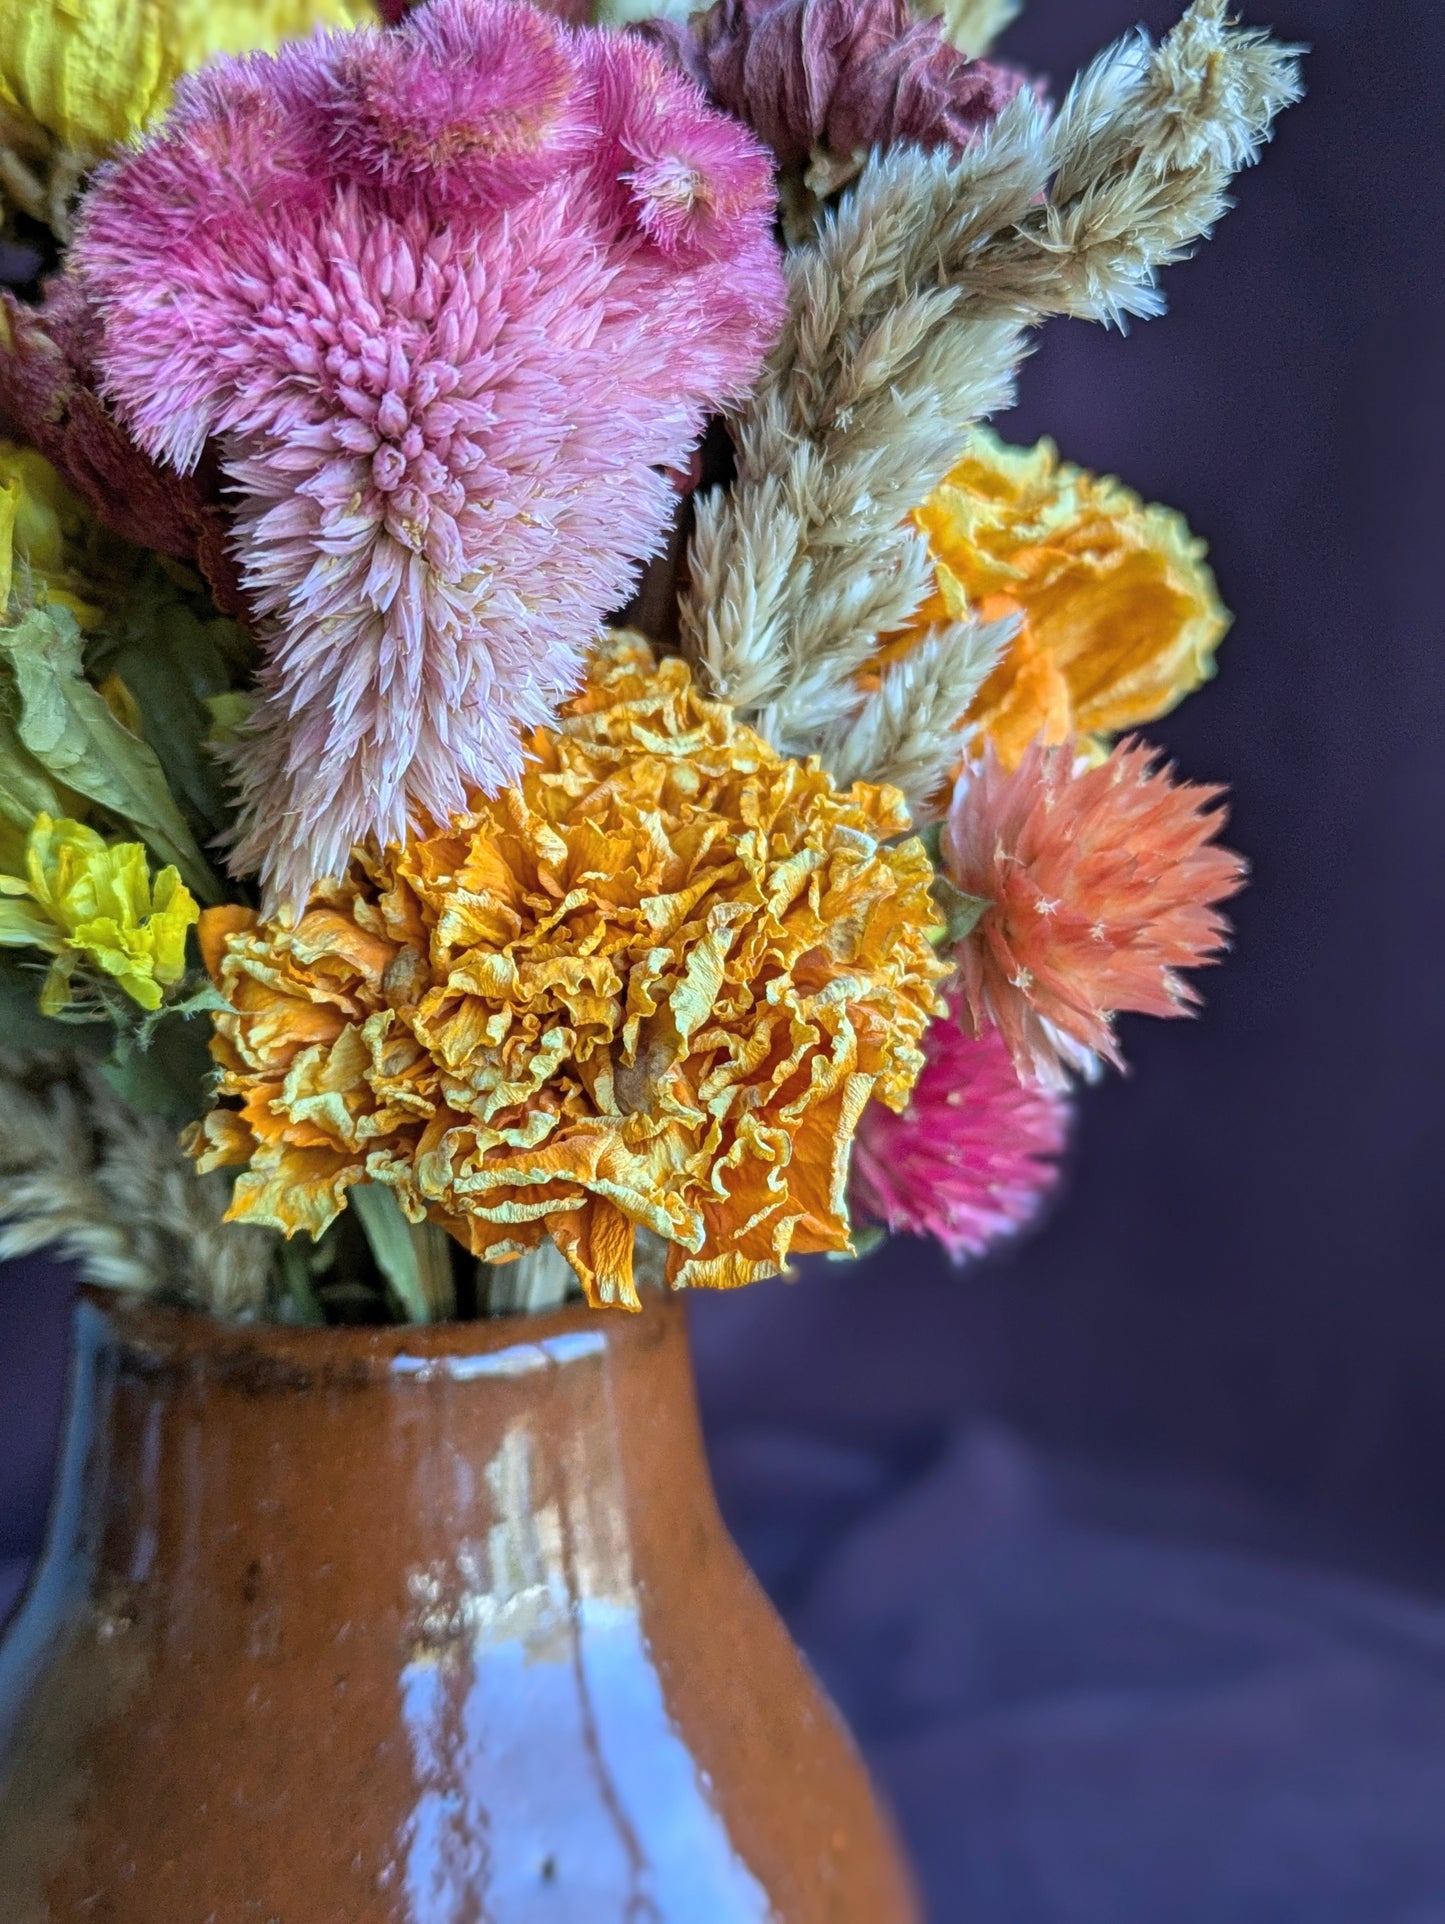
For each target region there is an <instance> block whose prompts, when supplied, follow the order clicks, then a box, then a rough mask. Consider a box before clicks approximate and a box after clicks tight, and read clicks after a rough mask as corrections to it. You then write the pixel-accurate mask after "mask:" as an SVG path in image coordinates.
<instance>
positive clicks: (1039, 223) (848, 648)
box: [682, 0, 1299, 776]
mask: <svg viewBox="0 0 1445 1924" xmlns="http://www.w3.org/2000/svg"><path fill="white" fill-rule="evenodd" d="M1296 51H1297V50H1295V49H1293V48H1289V47H1283V46H1280V45H1278V44H1276V43H1274V42H1272V41H1270V40H1269V39H1268V38H1267V36H1265V35H1263V34H1260V33H1255V32H1251V31H1244V30H1240V29H1238V28H1235V27H1233V26H1231V25H1230V24H1229V23H1228V20H1227V18H1226V14H1225V10H1224V6H1223V4H1222V0H1196V4H1195V5H1194V6H1192V7H1190V9H1189V10H1188V12H1187V13H1186V14H1185V16H1184V18H1183V20H1182V21H1181V22H1180V24H1179V26H1178V27H1177V28H1176V29H1175V30H1174V32H1173V33H1172V34H1170V35H1169V36H1168V38H1167V39H1166V40H1165V41H1164V42H1163V43H1162V45H1160V46H1158V47H1155V46H1153V45H1152V44H1151V43H1150V42H1149V40H1148V39H1147V37H1146V36H1145V35H1143V34H1142V33H1138V34H1134V35H1131V36H1129V37H1128V38H1127V39H1125V40H1123V41H1121V42H1120V43H1119V44H1118V45H1117V46H1115V47H1113V48H1111V49H1110V50H1109V51H1108V52H1107V53H1105V54H1103V55H1101V56H1100V58H1099V59H1098V60H1096V61H1095V62H1094V63H1093V65H1092V66H1091V67H1090V68H1088V70H1087V71H1086V72H1085V73H1084V74H1082V75H1081V76H1080V77H1079V79H1078V80H1077V81H1076V82H1075V84H1074V86H1073V87H1072V88H1071V89H1070V91H1069V94H1068V95H1067V97H1066V98H1065V100H1064V101H1063V103H1062V105H1061V106H1060V108H1059V110H1058V112H1057V113H1056V114H1053V115H1051V114H1050V112H1049V110H1048V109H1047V107H1046V106H1045V105H1044V104H1043V103H1042V102H1041V101H1040V100H1039V99H1038V98H1037V97H1036V96H1034V95H1033V94H1031V93H1027V92H1026V93H1022V94H1020V95H1019V96H1018V97H1017V98H1016V99H1015V100H1014V101H1012V102H1011V103H1010V104H1009V105H1008V106H1007V107H1005V108H1004V110H1003V112H1002V113H1001V114H1000V115H999V117H998V119H997V120H996V121H995V122H994V124H993V126H992V127H991V128H990V129H988V130H987V131H986V132H985V133H983V134H982V135H980V136H979V138H978V139H977V140H976V141H975V142H974V143H973V144H972V145H971V146H969V147H968V148H967V149H966V150H965V151H964V152H963V153H961V154H954V153H951V152H946V151H939V152H932V153H924V152H921V151H920V150H918V149H916V148H909V147H901V148H898V149H895V150H893V151H891V152H888V153H885V154H881V155H875V156H874V157H873V158H872V159H871V160H870V161H869V163H868V165H867V166H866V167H865V168H864V170H863V173H862V175H861V176H860V177H859V180H858V182H857V184H856V186H855V188H854V189H853V191H852V192H851V194H850V195H849V196H848V197H847V198H845V200H844V201H843V203H842V204H841V206H840V207H839V208H838V210H837V212H836V213H835V214H833V215H831V216H829V217H828V218H827V219H826V220H825V222H824V224H823V226H822V228H821V231H820V232H819V234H818V236H817V239H816V240H815V241H814V242H813V243H811V244H808V245H804V246H802V247H800V248H798V249H797V250H795V252H794V253H793V254H792V255H791V256H790V258H789V261H788V278H789V320H788V324H787V327H786V329H785V331H784V333H783V336H782V338H781V340H780V341H779V343H778V345H777V347H776V348H775V350H774V352H773V355H772V357H771V358H770V361H769V364H768V367H767V369H766V371H765V373H764V376H763V378H762V381H761V382H760V383H759V386H758V388H757V389H756V391H755V393H754V394H753V396H752V398H751V399H750V401H749V403H748V405H747V407H746V409H745V410H743V412H742V413H741V415H740V416H739V418H738V419H737V422H736V425H735V430H734V433H735V440H736V443H737V454H738V474H737V481H736V483H735V485H734V487H733V488H732V489H731V490H730V492H729V493H728V494H726V495H725V496H723V495H713V496H711V497H709V498H708V499H706V500H704V501H703V502H702V503H701V504H700V505H699V509H698V517H697V529H696V534H695V536H694V541H693V548H692V556H691V566H692V581H691V588H690V591H689V593H688V595H687V596H686V597H685V599H684V603H683V610H682V617H683V637H684V642H685V645H686V647H687V648H688V650H689V652H690V653H691V654H692V655H693V657H694V658H695V660H696V661H697V662H698V664H699V666H700V669H701V671H702V673H703V676H704V678H705V680H706V681H707V682H708V683H709V684H710V686H711V687H712V689H713V690H714V691H715V692H716V693H718V694H721V695H724V696H726V697H727V699H729V700H730V701H732V702H734V703H735V704H736V705H737V706H738V707H740V708H741V709H743V710H744V711H745V712H746V713H747V714H748V715H749V716H750V717H751V718H752V719H753V720H754V722H755V725H756V726H757V727H758V729H759V731H760V732H761V733H762V734H764V735H765V736H766V737H767V738H768V739H769V740H771V741H772V742H774V744H775V745H777V746H778V747H780V748H783V749H785V750H786V751H788V752H791V753H802V752H806V751H809V750H813V749H824V750H825V752H828V753H834V754H836V753H838V752H840V751H839V750H838V748H837V747H836V745H837V744H840V743H842V742H844V741H846V740H847V738H848V735H849V733H850V730H851V729H852V727H853V726H854V725H855V724H856V723H857V722H858V721H859V720H860V718H861V717H862V715H863V711H864V708H865V704H866V702H867V700H868V697H867V695H866V693H865V691H864V690H863V689H862V688H861V687H860V685H859V683H858V679H857V678H858V671H859V669H860V667H861V666H862V665H863V663H864V662H865V661H866V659H867V658H868V656H869V655H870V654H871V653H872V651H873V650H874V648H875V645H876V642H877V639H878V637H879V636H880V635H883V634H886V633H888V632H890V631H891V630H894V629H897V628H900V627H902V626H903V625H904V624H906V623H907V622H908V621H909V620H910V618H911V617H912V616H913V615H914V613H915V611H916V610H917V609H918V608H919V606H920V605H921V603H922V602H923V599H924V596H925V594H926V593H927V589H928V586H929V583H930V578H931V577H930V566H929V558H928V553H927V547H926V543H925V541H924V538H923V536H922V535H921V534H920V533H919V531H918V530H917V529H916V528H914V527H913V526H911V525H905V518H906V517H907V516H908V515H909V514H910V513H911V511H912V510H913V509H915V508H916V507H918V505H919V504H920V503H921V502H922V501H923V500H924V499H925V497H926V496H927V495H929V494H930V493H931V492H932V491H933V489H934V488H935V487H937V486H938V484H939V483H940V482H941V481H942V480H943V478H944V477H945V475H947V474H948V473H949V471H950V470H951V469H952V468H953V466H954V465H955V464H956V462H957V461H958V459H959V457H960V455H961V454H962V452H963V448H964V445H965V441H966V437H967V434H968V431H969V429H970V427H971V426H972V424H973V423H974V422H975V421H977V420H979V419H980V418H981V417H983V416H985V415H988V414H990V413H992V412H994V411H995V410H996V409H997V408H999V407H1001V406H1003V405H1004V404H1006V402H1007V401H1008V400H1009V399H1010V397H1011V394H1012V387H1013V378H1014V373H1015V370H1016V368H1017V366H1018V363H1019V361H1020V359H1021V358H1022V356H1023V354H1024V353H1025V351H1026V345H1027V330H1028V329H1029V328H1030V327H1032V326H1033V325H1035V324H1036V323H1038V322H1039V321H1041V320H1043V319H1045V318H1046V317H1048V316H1050V315H1072V316H1075V317H1078V318H1082V319H1088V320H1095V321H1101V322H1105V323H1115V324H1118V323H1120V322H1122V321H1123V320H1124V319H1125V317H1127V316H1129V315H1135V316H1150V315H1154V314H1157V313H1158V312H1159V311H1160V310H1161V308H1162V306H1163V296H1162V294H1161V292H1160V289H1159V285H1158V274H1159V270H1160V269H1161V268H1162V267H1164V266H1167V265H1168V264H1169V263H1171V262H1173V261H1176V260H1179V259H1181V258H1182V257H1183V256H1184V255H1185V254H1186V253H1187V252H1188V251H1189V249H1190V248H1191V247H1192V245H1193V244H1194V243H1195V242H1196V241H1197V240H1198V239H1200V238H1201V237H1202V236H1203V235H1205V234H1207V233H1208V232H1209V230H1210V228H1211V227H1212V225H1213V223H1214V222H1215V220H1217V218H1218V217H1219V215H1220V214H1221V213H1222V212H1223V211H1224V209H1225V207H1226V206H1227V205H1228V202H1227V198H1226V189H1227V187H1228V184H1229V181H1230V178H1231V176H1232V175H1233V173H1234V172H1236V171H1237V170H1238V169H1239V168H1241V167H1243V166H1246V165H1248V164H1249V163H1250V162H1251V161H1253V160H1254V159H1255V158H1256V157H1257V155H1258V152H1259V148H1260V146H1261V144H1262V143H1263V141H1264V140H1266V139H1267V138H1268V136H1269V132H1270V127H1271V123H1272V121H1273V118H1274V116H1275V114H1276V113H1277V112H1278V111H1279V110H1280V109H1281V108H1282V107H1284V106H1286V105H1288V104H1289V103H1290V102H1291V101H1293V100H1294V99H1295V98H1297V96H1298V93H1299V78H1298V71H1297V62H1296V58H1295V55H1296ZM945 652H946V651H945ZM918 717H919V720H918V726H917V729H916V737H915V739H914V740H913V741H912V742H910V743H909V745H908V748H907V757H908V759H909V760H910V761H912V762H913V763H916V764H917V765H918V766H919V767H922V766H925V765H927V763H928V762H929V760H930V758H931V759H933V760H934V761H935V762H939V763H941V762H942V760H943V759H944V758H945V757H946V755H947V753H948V744H947V741H946V739H945V737H946V736H947V735H948V734H951V732H952V730H953V728H954V727H955V726H956V723H957V721H958V718H959V717H958V714H957V713H955V714H954V715H953V716H951V717H948V718H946V719H944V720H940V719H937V717H938V708H937V706H936V705H935V704H931V703H920V704H919V707H918ZM885 737H886V738H887V740H888V748H887V753H888V754H889V756H891V757H894V758H895V759H896V757H897V756H898V754H899V753H900V744H899V743H898V741H897V739H896V737H893V736H889V735H888V733H887V731H886V730H885V731H881V732H878V733H877V737H876V738H877V740H878V741H879V743H880V749H881V744H882V743H883V741H884V740H885ZM849 754H850V757H851V760H850V764H849V765H850V769H851V771H852V772H855V773H858V774H866V775H869V776H873V775H875V774H876V773H877V772H878V771H877V770H875V769H874V768H871V767H866V766H859V765H857V756H856V752H855V751H852V750H850V751H849Z"/></svg>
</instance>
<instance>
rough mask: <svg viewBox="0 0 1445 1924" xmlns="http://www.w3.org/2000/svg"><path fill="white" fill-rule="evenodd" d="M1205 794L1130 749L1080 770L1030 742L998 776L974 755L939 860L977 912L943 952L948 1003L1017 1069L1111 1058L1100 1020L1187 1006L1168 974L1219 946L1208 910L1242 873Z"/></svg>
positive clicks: (1061, 1073) (1215, 919)
mask: <svg viewBox="0 0 1445 1924" xmlns="http://www.w3.org/2000/svg"><path fill="white" fill-rule="evenodd" d="M1220 793H1221V791H1220V790H1219V789H1218V788H1208V787H1203V786H1201V785H1198V784H1195V783H1188V782H1180V783H1176V782H1174V781H1172V780H1171V779H1170V775H1169V772H1168V770H1167V769H1161V768H1158V767H1157V766H1156V765H1155V757H1154V754H1153V751H1152V750H1150V749H1149V748H1148V747H1146V746H1145V745H1144V744H1142V743H1139V742H1124V743H1122V744H1121V745H1120V746H1119V747H1118V748H1116V749H1115V750H1114V751H1113V753H1112V754H1111V755H1110V756H1109V758H1108V759H1107V761H1104V762H1101V763H1098V764H1097V765H1095V766H1093V767H1085V766H1080V765H1079V764H1077V763H1076V761H1075V756H1074V750H1073V748H1072V747H1071V746H1065V747H1062V748H1045V747H1044V746H1043V745H1042V744H1041V743H1035V744H1034V746H1033V747H1032V748H1031V749H1029V751H1028V753H1027V754H1026V755H1025V756H1024V758H1023V760H1022V761H1021V762H1020V763H1019V765H1018V767H1017V768H1015V769H1012V770H1009V769H1005V768H1004V767H1003V766H1002V765H1001V764H1000V763H999V762H998V761H997V760H996V759H995V758H994V755H993V752H992V750H990V751H989V752H988V754H987V755H986V756H985V758H984V760H983V761H982V762H981V763H979V764H977V765H976V766H974V767H972V768H970V769H968V770H966V771H965V773H964V774H963V775H962V776H961V777H960V778H959V782H958V786H957V788H956V789H955V791H954V797H953V802H952V805H951V806H950V809H949V814H948V820H947V823H946V825H945V828H944V833H943V856H944V865H945V867H946V869H947V872H948V875H949V878H950V879H951V880H952V881H953V882H954V884H955V885H956V886H957V887H958V888H960V889H962V890H963V891H964V892H965V894H968V895H972V896H976V897H981V898H982V899H984V900H985V901H986V902H987V903H988V907H987V908H986V909H985V910H984V912H983V914H982V915H981V916H980V918H979V920H978V923H977V925H976V926H975V928H974V930H973V932H972V934H971V935H969V936H968V937H967V938H966V939H965V940H964V941H963V942H961V943H960V944H959V947H958V970H959V986H960V990H961V993H962V997H963V1006H964V1008H965V1010H966V1012H967V1015H968V1018H969V1020H970V1022H971V1024H972V1026H973V1028H974V1031H975V1033H978V1034H982V1033H983V1031H984V1030H985V1029H986V1028H987V1027H989V1026H990V1025H992V1026H993V1027H995V1028H997V1029H998V1031H999V1033H1000V1034H1001V1035H1002V1036H1003V1039H1004V1041H1005V1042H1006V1043H1007V1045H1008V1047H1009V1050H1010V1052H1011V1054H1012V1056H1013V1059H1014V1062H1015V1064H1016V1065H1017V1067H1018V1070H1019V1073H1020V1074H1021V1075H1027V1076H1030V1077H1033V1078H1035V1079H1037V1080H1039V1081H1041V1082H1044V1083H1048V1084H1052V1085H1054V1086H1056V1087H1061V1086H1063V1084H1064V1083H1065V1082H1066V1081H1067V1077H1068V1070H1069V1068H1070V1067H1073V1068H1081V1067H1086V1066H1088V1065H1089V1063H1090V1062H1091V1061H1092V1059H1093V1058H1094V1057H1096V1056H1103V1057H1105V1058H1106V1059H1107V1060H1108V1061H1110V1062H1114V1063H1116V1064H1117V1062H1118V1061H1119V1054H1118V1047H1117V1044H1116V1042H1115V1039H1114V1032H1113V1027H1112V1018H1113V1017H1114V1016H1115V1015H1116V1014H1119V1013H1121V1012H1123V1011H1125V1010H1134V1011H1137V1012H1139V1013H1141V1014H1145V1015H1161V1016H1170V1015H1183V1014H1185V1013H1187V1011H1188V1010H1189V1008H1190V1007H1191V1006H1192V1005H1193V1003H1194V1002H1195V1001H1197V999H1198V998H1197V996H1196V994H1195V991H1194V989H1193V988H1192V987H1191V986H1190V985H1189V984H1188V983H1187V982H1185V981H1184V980H1183V978H1182V977H1181V976H1180V974H1179V971H1180V970H1181V969H1189V968H1196V967H1198V966H1199V965H1200V964H1201V963H1204V962H1208V961H1211V960H1212V959H1214V957H1215V956H1216V955H1217V953H1218V951H1219V950H1220V949H1221V948H1222V947H1223V946H1224V943H1225V939H1226V936H1227V934H1228V923H1227V922H1226V921H1225V919H1224V917H1223V916H1222V915H1221V914H1220V913H1219V904H1220V903H1221V902H1222V901H1225V900H1227V898H1228V897H1229V896H1231V895H1233V894H1234V893H1235V892H1236V891H1237V890H1238V889H1239V888H1240V887H1242V886H1243V882H1244V873H1245V869H1244V863H1243V861H1242V860H1241V858H1240V857H1239V856H1238V855H1236V854H1235V853H1234V852H1233V850H1231V849H1227V848H1222V847H1220V845H1219V844H1218V843H1217V842H1216V841H1215V840H1214V837H1215V836H1216V835H1217V834H1218V832H1219V829H1220V827H1221V823H1222V817H1221V815H1220V813H1219V811H1218V810H1217V808H1216V807H1215V804H1216V803H1217V802H1218V800H1219V797H1220Z"/></svg>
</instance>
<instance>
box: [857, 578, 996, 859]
mask: <svg viewBox="0 0 1445 1924" xmlns="http://www.w3.org/2000/svg"><path fill="white" fill-rule="evenodd" d="M1018 626H1019V622H1018V618H1017V617H1016V616H1009V617H1008V618H1007V619H1006V620H1003V621H987V622H981V621H955V622H950V623H948V625H947V626H945V627H940V628H935V629H934V630H933V631H932V633H931V634H929V635H927V636H926V637H925V639H924V640H923V641H921V642H920V643H919V644H918V646H917V647H916V648H912V649H910V650H909V652H908V653H907V654H906V655H905V656H904V657H903V658H902V659H901V660H900V661H895V662H893V663H891V664H890V665H889V666H888V667H887V668H885V669H884V671H883V676H882V679H881V681H880V683H879V685H878V687H877V688H876V689H874V690H873V692H872V693H871V694H870V695H869V696H868V698H867V699H866V701H864V703H863V705H862V707H861V708H860V709H859V710H858V712H857V714H856V716H854V717H853V718H852V719H851V720H850V721H849V722H848V723H847V724H846V725H844V726H842V727H840V728H838V729H836V730H835V731H834V733H833V734H831V735H830V736H828V737H827V738H825V740H824V742H823V745H822V750H821V753H822V758H823V765H824V767H825V768H826V769H827V770H828V771H829V773H830V774H831V775H832V777H833V779H834V781H836V782H837V783H838V785H839V787H840V788H846V787H847V786H848V785H849V784H850V783H851V782H855V781H869V782H891V783H892V784H893V786H894V787H895V788H899V789H902V791H903V794H904V797H905V799H906V800H907V802H908V806H909V808H910V809H911V810H912V812H913V818H914V820H915V821H919V820H922V819H924V818H926V816H927V815H928V814H929V812H930V804H931V803H934V802H936V800H937V798H938V797H939V796H940V794H942V795H943V796H944V798H945V799H946V797H947V790H948V784H949V782H950V779H951V777H952V775H953V773H954V770H955V769H956V768H957V766H958V761H959V754H960V743H959V733H958V718H959V716H960V715H962V714H963V713H965V711H966V710H967V709H968V707H969V705H970V703H971V702H972V701H973V698H974V696H975V695H976V694H977V693H978V691H979V689H980V688H981V687H982V686H983V683H984V681H985V679H986V678H987V677H988V675H989V674H990V673H991V672H992V670H993V668H994V667H995V665H996V664H997V662H998V659H999V657H1000V656H1001V655H1002V653H1003V651H1004V649H1005V648H1006V647H1007V646H1008V644H1009V642H1010V641H1012V640H1013V638H1014V636H1015V635H1016V634H1017V633H1018ZM940 812H941V811H940Z"/></svg>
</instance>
